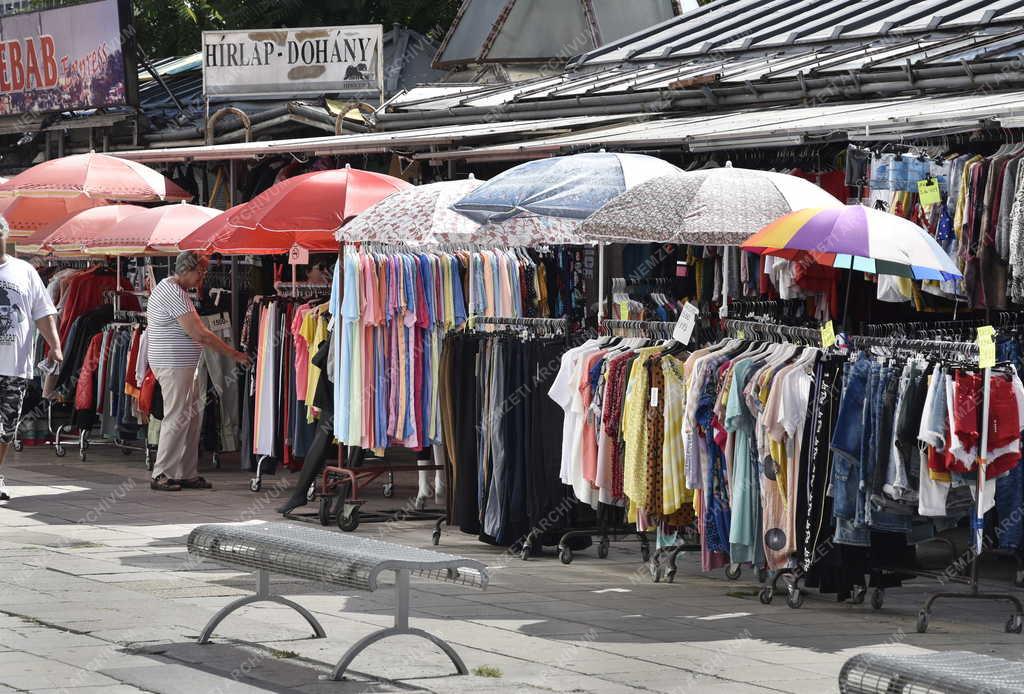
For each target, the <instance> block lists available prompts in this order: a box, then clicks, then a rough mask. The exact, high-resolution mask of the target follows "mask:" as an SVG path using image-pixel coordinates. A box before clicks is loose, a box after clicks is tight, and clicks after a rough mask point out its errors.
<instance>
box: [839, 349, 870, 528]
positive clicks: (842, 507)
mask: <svg viewBox="0 0 1024 694" xmlns="http://www.w3.org/2000/svg"><path fill="white" fill-rule="evenodd" d="M870 364H871V362H870V360H869V359H867V358H866V357H864V358H861V359H859V360H857V361H856V362H854V363H852V364H850V363H847V364H845V365H844V367H843V382H844V388H843V396H842V399H841V401H840V403H839V414H838V415H837V417H836V427H835V430H834V431H833V433H832V441H831V442H830V445H831V448H832V451H833V453H835V455H834V457H833V464H832V497H833V515H834V516H835V517H836V518H842V519H846V520H853V519H854V518H855V517H856V509H857V492H858V489H859V487H860V481H861V448H862V446H863V443H864V435H865V431H864V403H865V396H866V393H867V383H868V372H869V370H870Z"/></svg>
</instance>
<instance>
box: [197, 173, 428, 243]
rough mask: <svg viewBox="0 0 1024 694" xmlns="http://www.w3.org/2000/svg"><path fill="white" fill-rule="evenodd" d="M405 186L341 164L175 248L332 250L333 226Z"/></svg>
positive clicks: (233, 213)
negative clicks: (341, 166) (342, 166)
mask: <svg viewBox="0 0 1024 694" xmlns="http://www.w3.org/2000/svg"><path fill="white" fill-rule="evenodd" d="M408 187H410V185H409V184H408V183H406V182H405V181H403V180H401V179H399V178H395V177H393V176H388V175H386V174H380V173H374V172H372V171H362V170H360V169H353V168H350V167H347V166H346V167H345V168H344V169H333V170H329V171H314V172H312V173H306V174H301V175H299V176H295V177H293V178H289V179H287V180H284V181H282V182H280V183H278V184H276V185H274V186H271V187H270V188H268V189H267V190H265V191H263V192H262V193H260V194H259V195H257V196H256V197H255V198H253V199H252V200H250V201H249V202H247V203H245V204H243V205H238V206H236V207H233V208H231V209H230V210H228V211H227V212H225V213H224V214H223V215H221V216H220V217H216V218H214V219H212V220H210V221H209V222H207V223H206V224H204V225H203V226H201V227H200V228H198V229H196V231H195V232H194V233H192V234H190V235H189V236H188V238H186V239H184V240H183V241H182V242H181V243H180V244H178V247H179V248H180V249H181V250H183V251H184V250H199V251H207V252H211V253H222V254H225V255H249V254H280V253H287V252H288V251H289V250H291V248H292V247H293V246H300V247H302V248H305V249H307V250H310V251H314V252H327V251H336V250H337V249H338V241H337V240H336V239H335V232H336V231H337V230H338V228H339V227H341V226H342V225H343V224H345V223H346V222H347V221H349V220H350V219H352V218H353V217H355V216H356V215H357V214H359V213H360V212H362V211H363V210H365V209H367V208H368V207H370V206H371V205H373V204H374V203H376V202H379V201H380V200H383V199H384V198H386V197H387V196H388V195H390V194H392V193H394V192H395V191H398V190H403V189H405V188H408Z"/></svg>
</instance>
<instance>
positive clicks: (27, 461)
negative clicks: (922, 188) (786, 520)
mask: <svg viewBox="0 0 1024 694" xmlns="http://www.w3.org/2000/svg"><path fill="white" fill-rule="evenodd" d="M71 456H74V452H72V454H71ZM2 472H3V474H5V475H6V478H7V484H8V487H9V489H10V491H11V494H12V497H13V498H12V500H11V501H9V502H6V503H2V502H0V694H4V693H5V692H81V693H83V694H91V693H92V694H101V693H102V694H122V693H128V692H158V693H160V694H177V693H179V692H180V693H182V694H186V693H187V694H197V693H207V692H208V693H210V694H235V693H243V692H246V693H248V692H303V693H308V694H328V693H344V694H348V693H350V692H351V693H357V692H359V693H361V692H397V691H427V692H483V693H486V692H508V691H514V692H527V693H529V692H551V691H570V692H572V691H581V692H582V691H587V692H595V693H598V694H617V693H619V692H636V691H641V692H665V693H670V694H686V693H688V692H695V693H696V692H700V693H701V694H717V693H719V692H722V693H725V692H729V693H733V692H814V693H815V694H818V693H820V692H833V691H837V690H838V687H837V675H838V672H839V669H840V667H841V666H842V664H843V662H844V661H845V660H846V659H847V658H849V657H850V656H851V655H853V654H855V653H860V652H865V651H880V652H885V653H897V654H898V653H916V652H925V651H932V650H935V651H943V650H973V651H976V652H979V653H986V654H993V655H998V656H1001V657H1004V658H1009V659H1014V660H1020V659H1021V658H1022V657H1024V656H1022V650H1021V643H1022V642H1021V639H1022V638H1024V637H1022V636H1019V635H1013V634H1006V633H1004V631H1003V624H1004V622H1005V621H1006V617H1007V616H1008V609H1007V607H1005V606H1004V605H999V604H990V603H945V604H943V603H940V604H939V605H938V606H937V611H936V613H935V614H934V616H933V619H932V624H931V626H930V629H929V632H928V633H927V634H917V633H916V631H915V629H914V617H915V614H916V612H917V609H918V608H919V607H920V605H921V603H922V601H923V599H924V596H925V595H926V594H927V593H928V592H929V591H931V590H935V589H936V587H937V586H938V584H937V583H936V582H935V581H934V580H924V579H918V580H915V581H913V582H911V583H908V584H906V585H905V586H904V587H902V588H899V589H892V590H890V591H888V593H887V595H886V601H885V606H884V608H883V609H881V610H878V611H875V610H873V609H872V608H871V607H870V606H868V605H850V604H839V603H836V602H834V601H831V600H829V599H827V598H826V597H823V596H822V597H819V596H809V597H808V598H807V601H806V603H805V605H804V607H803V608H801V609H799V610H794V609H790V608H788V607H787V606H786V604H785V601H784V600H783V599H782V598H781V597H779V598H777V599H776V600H775V601H774V602H773V604H771V605H762V604H761V603H760V601H759V600H758V597H757V586H756V582H755V580H754V578H753V577H752V576H750V575H744V576H741V577H740V579H739V580H737V581H735V582H731V581H728V580H727V579H726V578H725V577H724V576H723V575H722V572H720V571H719V572H715V573H712V574H702V573H701V572H700V571H699V569H698V566H697V559H696V558H695V557H692V556H683V557H681V558H680V562H679V566H680V568H679V573H678V575H677V576H676V578H675V582H674V583H671V584H670V583H666V582H661V583H654V582H653V581H652V580H651V575H650V572H649V570H648V569H647V568H646V567H645V566H644V565H643V564H642V563H641V560H640V552H639V546H638V545H637V544H636V543H635V542H632V543H630V542H621V543H618V542H616V543H613V544H612V547H611V552H610V554H609V557H608V558H607V559H598V558H597V557H596V552H595V550H594V549H588V550H584V551H581V552H578V553H577V554H576V558H575V560H574V561H573V563H572V564H571V565H569V566H565V565H563V564H561V563H560V562H559V561H558V559H557V558H555V557H554V556H553V555H548V556H544V557H535V558H531V559H530V560H529V561H522V560H521V559H520V558H519V557H518V556H513V555H511V554H509V553H507V552H505V551H503V550H502V549H500V548H495V547H489V546H487V545H484V544H481V543H480V542H478V541H477V540H476V539H475V538H474V537H471V536H466V535H462V534H460V533H459V532H457V531H455V530H446V531H445V533H444V534H443V536H442V539H441V549H442V550H444V551H448V552H452V553H457V554H462V555H465V556H468V557H471V558H474V559H479V560H481V561H483V562H485V563H487V564H488V565H489V566H490V567H491V574H492V582H491V586H490V587H489V588H488V590H486V591H482V592H481V591H474V590H467V589H465V588H462V587H459V586H450V585H446V584H435V583H429V582H420V581H414V590H413V598H412V606H413V611H412V621H413V623H414V625H415V626H418V627H420V628H423V629H426V630H428V631H431V632H434V633H436V634H438V635H440V636H441V637H442V638H445V639H447V640H449V641H450V642H451V643H452V644H454V646H455V648H456V649H457V650H458V652H459V653H460V654H461V655H462V656H463V658H464V659H465V661H466V663H467V665H468V666H469V668H470V670H472V671H475V672H476V673H477V674H474V675H471V676H468V677H456V676H452V674H451V666H450V663H449V662H448V661H447V659H446V658H445V657H444V656H443V655H442V654H441V653H439V652H437V651H435V649H434V648H433V647H432V646H431V645H430V644H428V643H427V642H425V641H423V640H419V639H414V638H410V637H399V638H394V639H391V640H388V641H385V642H383V643H378V644H376V645H374V646H373V647H371V648H370V649H369V650H367V651H366V652H364V653H363V654H362V655H361V656H360V657H359V658H358V659H357V660H356V662H355V663H354V665H353V667H354V672H353V673H352V676H351V678H349V679H346V680H345V681H343V682H331V681H327V680H325V679H324V678H325V676H326V675H327V674H328V673H329V672H330V669H331V667H332V666H333V664H334V663H335V662H336V660H337V659H338V658H339V657H340V656H341V654H342V653H343V652H344V650H345V649H346V648H347V647H348V646H349V645H350V644H351V643H353V642H354V641H355V640H356V639H358V638H359V637H361V636H363V635H366V634H369V633H371V632H372V631H374V630H376V629H378V628H380V627H382V626H389V625H390V624H391V621H392V597H393V596H392V593H391V591H390V590H388V589H386V588H385V589H383V590H380V591H378V592H377V593H373V594H370V593H363V592H359V591H353V590H344V589H342V590H339V589H337V588H336V587H327V586H320V585H316V584H312V583H308V582H302V581H295V580H290V579H287V578H283V577H281V578H278V577H274V578H273V579H272V583H273V584H274V588H275V590H276V591H277V592H280V593H283V594H285V595H288V596H289V597H291V598H293V599H295V600H297V601H298V602H300V603H301V604H303V605H304V606H306V607H307V608H309V609H310V610H311V611H313V612H314V614H316V616H317V618H318V619H319V620H320V621H321V622H322V623H323V625H324V627H325V629H326V631H327V638H326V639H314V638H311V634H310V633H309V631H308V628H307V626H306V624H305V622H304V621H303V620H302V619H301V618H300V617H299V616H298V615H296V614H295V613H294V612H293V611H291V610H289V609H287V608H285V607H283V606H280V605H276V604H262V605H254V606H251V607H247V608H245V609H244V610H243V611H241V612H239V613H236V614H234V615H232V616H231V617H230V618H229V619H227V620H226V621H225V622H223V623H222V624H221V625H220V626H219V627H218V629H217V632H216V634H215V638H214V643H213V644H210V645H206V646H199V645H197V644H196V643H195V641H196V637H197V636H198V633H199V631H200V629H201V628H202V626H203V625H204V624H205V622H206V621H207V620H208V619H209V617H210V616H211V615H212V614H213V613H214V612H215V611H216V610H217V609H218V608H219V607H221V606H223V605H225V604H226V603H228V602H230V601H231V600H233V599H235V598H236V597H238V596H240V595H248V594H251V593H252V591H253V588H254V578H253V576H252V575H251V574H247V573H245V572H241V571H236V570H233V569H231V568H228V567H224V566H219V565H217V564H215V563H213V562H209V561H200V562H197V561H195V560H190V558H189V556H188V554H187V552H186V551H185V538H186V536H187V535H188V532H189V531H190V530H191V529H192V528H193V527H194V526H195V525H198V524H201V523H211V522H259V521H271V522H282V520H281V518H280V516H278V515H277V514H275V513H274V510H273V509H274V508H275V507H276V506H277V505H278V504H279V503H280V502H281V500H282V499H283V498H285V497H286V496H287V495H288V494H289V493H290V489H291V484H293V481H294V477H293V476H292V475H291V474H289V473H284V474H283V475H279V476H277V477H266V478H265V479H264V484H263V488H262V490H261V491H260V492H259V493H253V492H251V491H250V490H249V475H248V474H246V473H242V472H239V471H238V466H237V463H235V462H233V461H232V460H231V458H230V457H229V456H225V460H224V467H223V469H220V470H210V471H208V472H207V471H205V470H204V473H203V474H204V475H205V476H207V478H208V479H210V480H211V481H212V482H213V483H214V485H215V489H214V490H213V491H191V492H180V493H157V492H153V491H151V490H150V489H149V487H148V474H147V472H146V470H145V468H144V466H143V464H142V462H141V460H139V459H138V457H137V456H135V457H125V456H122V455H121V453H120V452H117V451H113V452H111V451H110V450H109V449H93V450H90V454H89V459H88V460H87V461H86V462H81V461H79V460H78V459H77V458H75V457H68V458H56V457H55V456H54V455H53V453H52V451H50V450H48V449H26V450H25V451H23V452H22V453H20V454H18V455H16V456H13V457H12V458H11V459H9V461H8V464H6V465H5V466H4V467H3V469H2ZM398 481H399V485H398V493H397V494H396V497H395V498H393V499H387V500H385V499H383V498H381V495H380V489H379V485H372V486H370V487H368V488H367V490H366V496H367V497H369V498H370V499H371V502H370V503H369V504H368V505H367V507H366V508H368V509H372V508H374V507H380V508H385V507H392V508H397V507H401V506H402V505H403V503H405V502H404V501H403V498H404V497H406V496H408V494H409V493H411V491H412V486H411V484H412V483H413V482H414V478H413V477H412V476H408V477H406V476H405V475H404V474H403V475H400V476H399V480H398ZM310 510H311V511H312V510H313V509H310ZM431 529H432V524H430V523H425V522H411V521H402V522H391V523H383V524H372V525H371V524H363V525H362V526H361V527H360V528H359V530H358V531H357V532H358V533H360V534H365V535H368V536H373V537H380V538H382V539H387V540H391V541H394V542H400V543H405V544H410V545H414V546H420V547H430V546H431V541H430V535H431ZM334 531H335V532H340V531H338V530H337V529H335V530H334ZM986 569H987V571H986V575H987V576H988V575H991V579H990V580H991V582H992V585H999V586H1000V587H1004V588H1005V587H1006V585H1007V582H1008V580H1009V578H1010V576H1011V572H1010V569H1009V568H1008V567H1005V566H992V567H986ZM480 668H483V669H482V670H481V669H480ZM485 674H486V675H497V676H483V675H485ZM1022 688H1024V686H1022Z"/></svg>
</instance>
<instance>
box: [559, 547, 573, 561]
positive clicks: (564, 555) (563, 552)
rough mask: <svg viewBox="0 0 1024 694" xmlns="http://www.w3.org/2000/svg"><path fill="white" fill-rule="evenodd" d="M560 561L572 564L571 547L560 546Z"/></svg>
mask: <svg viewBox="0 0 1024 694" xmlns="http://www.w3.org/2000/svg"><path fill="white" fill-rule="evenodd" d="M558 561H560V562H562V563H563V564H572V550H571V549H569V547H559V548H558Z"/></svg>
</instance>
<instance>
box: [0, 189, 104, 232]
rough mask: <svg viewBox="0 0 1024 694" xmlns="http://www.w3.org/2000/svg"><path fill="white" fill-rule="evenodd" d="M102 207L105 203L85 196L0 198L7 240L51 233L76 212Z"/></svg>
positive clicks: (0, 210)
mask: <svg viewBox="0 0 1024 694" xmlns="http://www.w3.org/2000/svg"><path fill="white" fill-rule="evenodd" d="M106 204H107V201H106V200H100V199H96V198H90V197H88V196H85V195H79V196H77V197H73V198H25V197H17V198H0V214H2V215H3V217H4V219H6V220H7V225H8V226H9V227H10V228H11V238H12V239H19V238H25V237H27V236H31V235H32V234H34V233H36V232H37V231H41V230H44V229H45V230H50V231H52V230H53V229H54V228H56V226H57V225H58V224H60V223H61V222H63V221H64V220H65V219H67V218H68V217H70V216H71V215H73V214H75V213H76V212H81V211H82V210H87V209H89V208H90V207H99V206H100V205H106Z"/></svg>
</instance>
